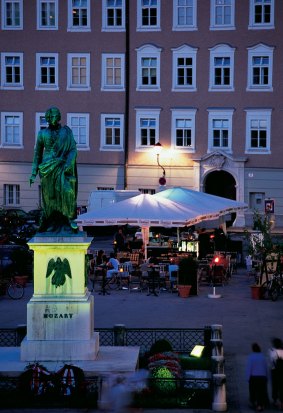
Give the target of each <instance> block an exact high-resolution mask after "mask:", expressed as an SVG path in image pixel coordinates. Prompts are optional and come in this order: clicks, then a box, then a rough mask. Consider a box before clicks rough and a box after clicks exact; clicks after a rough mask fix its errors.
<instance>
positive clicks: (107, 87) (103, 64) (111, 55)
mask: <svg viewBox="0 0 283 413" xmlns="http://www.w3.org/2000/svg"><path fill="white" fill-rule="evenodd" d="M107 59H120V62H121V84H113V85H112V84H108V83H107ZM112 68H113V71H115V67H114V66H112ZM114 77H115V76H114ZM101 90H102V91H111V92H122V91H124V90H125V55H124V54H122V53H121V54H118V53H102V56H101Z"/></svg>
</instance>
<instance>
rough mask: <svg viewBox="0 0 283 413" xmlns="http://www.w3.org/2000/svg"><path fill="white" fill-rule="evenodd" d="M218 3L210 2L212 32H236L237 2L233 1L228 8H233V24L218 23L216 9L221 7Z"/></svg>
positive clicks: (211, 0) (214, 0)
mask: <svg viewBox="0 0 283 413" xmlns="http://www.w3.org/2000/svg"><path fill="white" fill-rule="evenodd" d="M217 1H218V0H210V30H235V29H236V27H235V0H231V6H226V7H230V8H231V22H230V23H228V24H225V23H222V24H218V23H217V22H216V8H217V7H221V5H218V4H217ZM223 1H224V0H223ZM224 7H225V6H224Z"/></svg>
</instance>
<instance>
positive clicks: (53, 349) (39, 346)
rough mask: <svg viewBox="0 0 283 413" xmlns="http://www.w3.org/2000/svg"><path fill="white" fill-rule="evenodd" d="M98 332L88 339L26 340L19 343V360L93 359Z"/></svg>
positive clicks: (97, 342)
mask: <svg viewBox="0 0 283 413" xmlns="http://www.w3.org/2000/svg"><path fill="white" fill-rule="evenodd" d="M98 351H99V333H96V332H94V333H93V337H92V338H91V339H90V340H28V339H27V338H26V337H25V339H24V340H23V341H22V343H21V361H33V362H36V361H62V360H67V361H69V362H71V361H74V360H95V359H96V357H97V353H98Z"/></svg>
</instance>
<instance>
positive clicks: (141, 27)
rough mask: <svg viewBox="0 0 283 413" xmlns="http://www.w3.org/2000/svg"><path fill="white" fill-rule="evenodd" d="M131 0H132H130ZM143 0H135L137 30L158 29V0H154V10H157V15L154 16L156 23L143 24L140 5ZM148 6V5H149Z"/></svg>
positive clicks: (159, 28)
mask: <svg viewBox="0 0 283 413" xmlns="http://www.w3.org/2000/svg"><path fill="white" fill-rule="evenodd" d="M132 1H133V0H132ZM149 1H151V0H149ZM142 2H143V0H137V31H146V32H148V31H151V32H152V31H160V30H161V27H160V12H161V10H160V7H161V6H160V0H156V2H157V4H156V11H157V16H156V25H143V23H142V5H143V3H142ZM149 8H150V7H149Z"/></svg>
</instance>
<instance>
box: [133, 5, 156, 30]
mask: <svg viewBox="0 0 283 413" xmlns="http://www.w3.org/2000/svg"><path fill="white" fill-rule="evenodd" d="M137 1H138V27H137V29H138V30H151V31H152V30H160V0H137Z"/></svg>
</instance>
